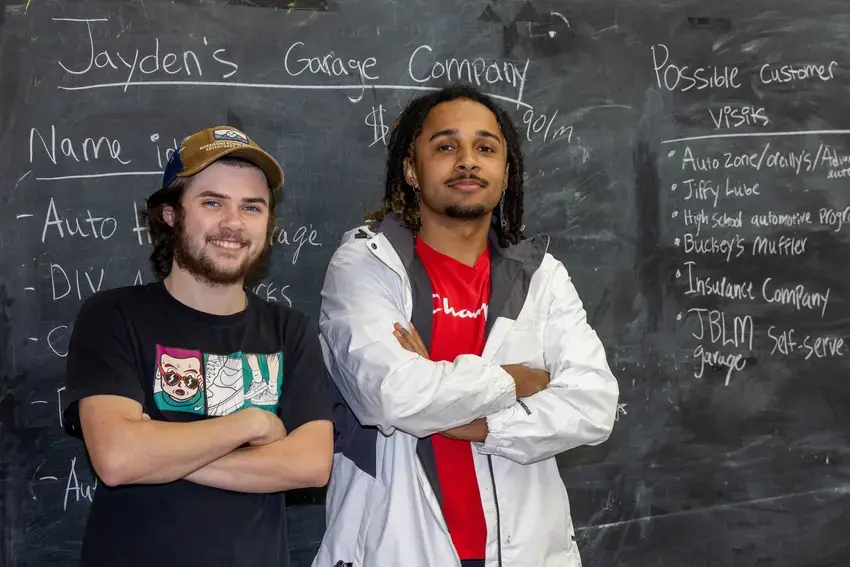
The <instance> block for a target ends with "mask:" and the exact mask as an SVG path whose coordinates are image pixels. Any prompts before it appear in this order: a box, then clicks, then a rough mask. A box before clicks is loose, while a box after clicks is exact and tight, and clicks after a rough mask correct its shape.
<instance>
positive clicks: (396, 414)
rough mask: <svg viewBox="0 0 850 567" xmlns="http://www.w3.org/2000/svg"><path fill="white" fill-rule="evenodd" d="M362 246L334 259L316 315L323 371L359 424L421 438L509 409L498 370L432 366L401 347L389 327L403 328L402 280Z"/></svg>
mask: <svg viewBox="0 0 850 567" xmlns="http://www.w3.org/2000/svg"><path fill="white" fill-rule="evenodd" d="M359 244H362V248H361V247H360V246H358V245H359ZM365 246H366V244H365V243H364V242H359V243H358V242H354V243H349V244H343V246H341V247H340V248H339V249H338V250H337V251H336V252H335V253H334V256H333V258H332V259H331V262H330V265H329V266H328V270H327V273H326V276H325V282H324V286H323V288H322V307H321V314H320V317H319V327H320V331H321V338H322V343H323V350H324V353H325V358H326V362H327V365H328V368H329V370H330V373H331V376H332V378H333V380H334V383H335V384H336V386H337V388H338V389H339V391H340V394H341V395H342V397H343V398H344V399H345V401H346V403H347V404H348V405H349V407H350V408H351V411H352V413H354V415H355V416H356V417H357V419H358V421H359V422H360V423H361V424H362V425H364V426H377V427H378V428H379V429H380V431H381V432H382V433H384V434H385V435H390V434H392V433H393V431H394V430H395V429H396V428H397V429H400V430H402V431H405V432H407V433H409V434H411V435H413V436H415V437H426V436H428V435H432V434H434V433H437V432H440V431H445V430H446V429H449V428H452V427H456V426H459V425H464V424H466V423H469V422H471V421H473V420H475V419H478V418H481V417H484V416H485V415H487V414H491V413H493V412H497V411H499V410H501V409H504V408H506V407H509V406H510V405H512V404H513V403H514V402H515V401H516V386H515V384H514V380H513V378H512V377H511V376H510V374H508V373H507V372H505V371H504V370H503V369H502V368H501V367H500V366H497V365H489V364H487V363H485V362H484V360H483V359H482V358H480V357H478V356H472V355H464V356H460V357H458V358H457V359H456V360H455V361H454V362H432V361H430V360H428V359H426V358H422V357H420V356H418V355H416V354H413V353H411V352H408V351H407V350H405V349H404V348H402V347H401V345H400V344H399V343H398V341H397V340H396V338H395V336H394V335H393V324H394V323H396V322H398V323H401V324H402V325H404V326H405V327H407V326H408V325H407V323H408V322H407V318H406V316H405V309H404V297H405V294H406V291H405V288H404V286H403V283H402V278H401V277H400V276H396V275H395V274H394V273H393V272H392V271H391V270H390V269H389V268H388V267H387V266H385V265H384V264H383V263H382V262H381V261H380V260H378V259H377V258H375V257H374V256H373V255H372V254H371V253H370V252H369V251H368V250H365ZM364 250H365V251H364ZM387 274H389V277H388V276H387Z"/></svg>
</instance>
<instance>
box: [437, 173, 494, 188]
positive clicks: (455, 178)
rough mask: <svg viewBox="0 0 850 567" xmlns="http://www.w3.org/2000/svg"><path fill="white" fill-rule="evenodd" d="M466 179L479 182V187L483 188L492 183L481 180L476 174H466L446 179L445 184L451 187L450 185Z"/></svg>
mask: <svg viewBox="0 0 850 567" xmlns="http://www.w3.org/2000/svg"><path fill="white" fill-rule="evenodd" d="M464 179H472V180H475V181H477V182H478V184H479V185H481V186H482V187H487V186H488V185H490V182H489V181H487V180H486V179H483V178H481V177H478V176H477V175H475V174H474V173H464V174H461V175H456V176H454V177H450V178H448V179H446V182H445V183H446V185H449V184H450V183H454V182H456V181H462V180H464Z"/></svg>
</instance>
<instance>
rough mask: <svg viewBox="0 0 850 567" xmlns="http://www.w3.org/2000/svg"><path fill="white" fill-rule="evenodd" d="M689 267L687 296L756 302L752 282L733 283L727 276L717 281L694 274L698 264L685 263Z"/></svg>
mask: <svg viewBox="0 0 850 567" xmlns="http://www.w3.org/2000/svg"><path fill="white" fill-rule="evenodd" d="M685 265H686V266H687V267H688V289H687V291H685V295H691V294H696V295H702V296H716V297H722V298H724V299H735V300H755V295H754V294H753V283H752V282H732V281H731V280H728V279H727V278H726V276H723V277H722V278H720V279H719V280H718V279H715V278H712V277H705V278H703V277H700V276H698V275H696V274H695V273H694V270H693V267H694V266H695V265H696V262H693V261H688V262H685Z"/></svg>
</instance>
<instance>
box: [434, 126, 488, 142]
mask: <svg viewBox="0 0 850 567" xmlns="http://www.w3.org/2000/svg"><path fill="white" fill-rule="evenodd" d="M457 135H458V130H457V129H456V128H450V129H448V130H440V131H439V132H436V133H435V134H434V135H433V136H431V138H429V139H428V141H429V142H432V141H434V140H436V139H437V138H439V137H441V136H457ZM475 135H476V136H480V137H482V138H493V139H494V140H496V141H497V142H499V143H502V139H501V138H499V136H497V135H496V134H494V133H493V132H491V131H489V130H476V131H475Z"/></svg>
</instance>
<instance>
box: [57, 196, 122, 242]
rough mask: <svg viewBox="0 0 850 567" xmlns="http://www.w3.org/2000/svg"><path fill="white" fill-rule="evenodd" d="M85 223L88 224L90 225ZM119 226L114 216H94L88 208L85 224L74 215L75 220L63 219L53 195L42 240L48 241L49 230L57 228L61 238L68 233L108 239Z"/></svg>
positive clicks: (82, 236)
mask: <svg viewBox="0 0 850 567" xmlns="http://www.w3.org/2000/svg"><path fill="white" fill-rule="evenodd" d="M84 225H88V227H86V226H84ZM117 228H118V222H117V221H116V220H115V219H114V218H112V217H100V216H98V217H95V216H92V213H91V211H90V210H88V209H86V217H85V218H84V219H83V226H81V225H80V219H79V218H77V217H74V219H73V221H72V220H71V219H70V218H65V219H63V218H62V217H60V216H59V213H58V211H57V210H56V202H55V201H54V200H53V197H51V198H50V202H49V203H48V204H47V212H46V213H45V215H44V226H43V227H42V230H41V241H42V242H45V241H46V239H47V231H48V230H55V231H56V233H57V234H58V235H59V238H65V234H66V233H67V235H68V236H79V237H81V238H94V239H99V238H100V239H103V240H108V239H110V238H111V237H112V235H114V234H115V231H116V230H117Z"/></svg>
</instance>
